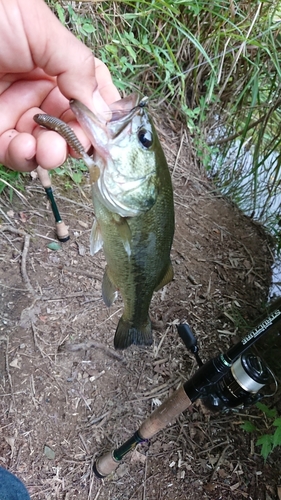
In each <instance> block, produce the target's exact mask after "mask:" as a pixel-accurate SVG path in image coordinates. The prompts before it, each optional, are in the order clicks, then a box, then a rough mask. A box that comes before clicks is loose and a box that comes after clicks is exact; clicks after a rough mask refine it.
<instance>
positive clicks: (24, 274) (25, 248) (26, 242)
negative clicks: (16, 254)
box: [21, 234, 36, 295]
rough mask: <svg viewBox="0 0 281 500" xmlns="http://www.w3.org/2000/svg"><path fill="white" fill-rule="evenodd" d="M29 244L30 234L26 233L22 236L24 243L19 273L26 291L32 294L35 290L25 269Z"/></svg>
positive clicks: (34, 293)
mask: <svg viewBox="0 0 281 500" xmlns="http://www.w3.org/2000/svg"><path fill="white" fill-rule="evenodd" d="M29 244H30V235H29V234H26V235H25V237H24V245H23V251H22V256H21V274H22V279H23V282H24V283H25V285H26V287H27V288H28V291H29V292H30V293H32V294H33V295H36V292H35V290H34V288H33V286H32V285H31V283H30V280H29V277H28V275H27V271H26V258H27V253H28V249H29Z"/></svg>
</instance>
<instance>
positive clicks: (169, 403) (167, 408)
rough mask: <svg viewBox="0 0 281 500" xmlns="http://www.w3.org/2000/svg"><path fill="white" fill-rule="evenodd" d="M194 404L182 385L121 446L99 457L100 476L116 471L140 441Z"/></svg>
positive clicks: (95, 464) (97, 468)
mask: <svg viewBox="0 0 281 500" xmlns="http://www.w3.org/2000/svg"><path fill="white" fill-rule="evenodd" d="M191 405H192V402H191V400H190V399H189V397H188V396H187V394H186V392H185V390H184V387H183V386H182V385H181V386H180V387H179V389H177V390H176V391H175V392H174V393H173V394H172V396H170V397H169V398H168V399H167V400H166V401H164V403H163V404H162V405H160V406H159V407H158V408H157V409H156V410H154V412H153V413H152V414H151V415H150V416H149V417H148V418H147V419H146V420H145V421H144V422H143V423H142V424H141V426H140V428H139V430H138V431H137V432H136V433H135V434H134V435H133V436H132V437H131V438H130V439H128V441H126V442H125V443H124V444H123V445H121V446H120V447H119V448H117V449H115V450H113V451H110V452H107V453H105V454H104V455H102V456H101V457H99V458H98V459H97V460H96V462H95V463H94V466H93V471H94V473H95V475H96V476H97V477H98V478H104V477H106V476H108V475H109V474H111V473H112V472H114V471H115V470H116V469H117V467H118V465H119V464H120V462H121V460H122V458H123V457H124V456H125V455H127V453H129V451H131V450H133V449H134V448H135V447H136V446H137V445H138V444H139V443H141V442H143V441H146V440H148V439H150V438H152V436H154V435H155V434H157V432H159V431H160V430H162V429H164V427H166V426H167V425H168V424H169V423H170V422H171V421H172V420H173V419H174V418H176V417H177V416H178V415H180V413H182V412H183V411H184V410H187V408H189V406H191Z"/></svg>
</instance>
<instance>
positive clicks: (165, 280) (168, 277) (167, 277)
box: [154, 262, 174, 292]
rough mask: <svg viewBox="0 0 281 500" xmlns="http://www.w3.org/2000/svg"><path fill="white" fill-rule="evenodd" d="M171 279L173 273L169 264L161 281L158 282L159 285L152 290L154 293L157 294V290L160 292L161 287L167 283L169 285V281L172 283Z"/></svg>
mask: <svg viewBox="0 0 281 500" xmlns="http://www.w3.org/2000/svg"><path fill="white" fill-rule="evenodd" d="M173 277H174V271H173V267H172V264H171V262H170V264H169V266H168V269H167V271H166V273H165V275H164V277H163V278H162V280H161V281H160V283H159V284H158V285H157V287H156V288H155V289H154V291H155V292H158V290H160V289H161V288H163V286H165V285H167V284H168V283H170V281H172V279H173Z"/></svg>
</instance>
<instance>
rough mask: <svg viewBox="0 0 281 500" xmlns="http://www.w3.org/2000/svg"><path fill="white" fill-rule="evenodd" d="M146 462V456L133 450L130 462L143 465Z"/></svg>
mask: <svg viewBox="0 0 281 500" xmlns="http://www.w3.org/2000/svg"><path fill="white" fill-rule="evenodd" d="M145 461H146V456H145V455H143V454H142V453H140V452H139V451H138V450H134V451H133V453H132V455H131V462H141V463H142V464H144V463H145Z"/></svg>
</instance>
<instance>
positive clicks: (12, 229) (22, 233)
mask: <svg viewBox="0 0 281 500" xmlns="http://www.w3.org/2000/svg"><path fill="white" fill-rule="evenodd" d="M0 231H8V232H9V233H14V234H18V235H20V236H26V232H25V231H22V230H21V229H17V228H16V227H13V226H3V225H1V226H0Z"/></svg>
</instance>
